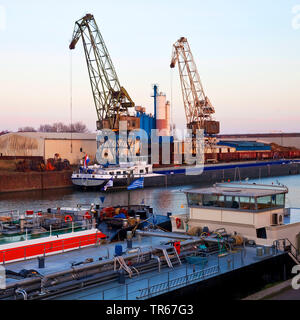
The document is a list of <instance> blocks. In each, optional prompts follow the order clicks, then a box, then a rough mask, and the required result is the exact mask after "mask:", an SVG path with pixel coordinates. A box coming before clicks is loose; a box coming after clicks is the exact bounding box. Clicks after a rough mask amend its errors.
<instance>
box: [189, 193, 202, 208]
mask: <svg viewBox="0 0 300 320" xmlns="http://www.w3.org/2000/svg"><path fill="white" fill-rule="evenodd" d="M187 195H188V197H187V198H188V205H189V206H202V194H199V193H188V194H187Z"/></svg>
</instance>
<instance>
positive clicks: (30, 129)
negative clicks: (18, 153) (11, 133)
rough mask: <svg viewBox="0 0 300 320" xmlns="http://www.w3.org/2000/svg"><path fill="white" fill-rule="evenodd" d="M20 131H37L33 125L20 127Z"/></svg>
mask: <svg viewBox="0 0 300 320" xmlns="http://www.w3.org/2000/svg"><path fill="white" fill-rule="evenodd" d="M18 132H36V130H35V129H34V128H33V127H23V128H19V129H18Z"/></svg>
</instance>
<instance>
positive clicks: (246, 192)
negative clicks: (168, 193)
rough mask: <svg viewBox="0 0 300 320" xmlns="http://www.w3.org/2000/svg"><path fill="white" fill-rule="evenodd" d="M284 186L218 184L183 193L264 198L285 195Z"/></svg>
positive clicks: (286, 190)
mask: <svg viewBox="0 0 300 320" xmlns="http://www.w3.org/2000/svg"><path fill="white" fill-rule="evenodd" d="M287 192H288V189H287V187H285V186H278V185H262V184H261V185H260V184H250V183H249V184H248V183H220V184H216V185H214V186H213V187H210V188H197V189H189V190H187V191H185V193H198V194H211V195H224V196H241V197H264V196H271V195H275V194H283V193H287Z"/></svg>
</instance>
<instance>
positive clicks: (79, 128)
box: [71, 121, 88, 133]
mask: <svg viewBox="0 0 300 320" xmlns="http://www.w3.org/2000/svg"><path fill="white" fill-rule="evenodd" d="M71 128H72V132H81V133H85V132H88V129H87V127H86V125H85V124H84V123H82V122H80V121H78V122H75V123H73V124H72V126H71Z"/></svg>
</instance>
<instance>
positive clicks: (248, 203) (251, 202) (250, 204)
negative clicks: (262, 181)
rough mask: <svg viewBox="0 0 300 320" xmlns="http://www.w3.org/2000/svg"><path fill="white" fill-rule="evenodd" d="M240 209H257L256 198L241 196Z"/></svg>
mask: <svg viewBox="0 0 300 320" xmlns="http://www.w3.org/2000/svg"><path fill="white" fill-rule="evenodd" d="M239 203H240V209H243V210H255V199H254V198H253V197H239Z"/></svg>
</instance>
